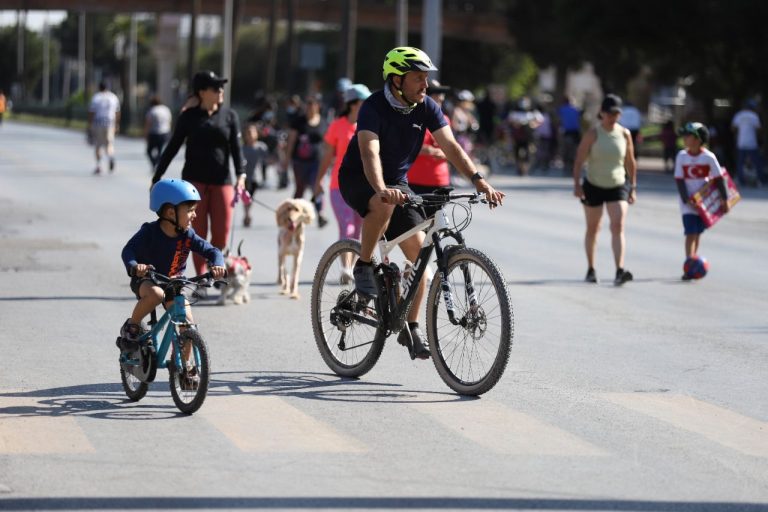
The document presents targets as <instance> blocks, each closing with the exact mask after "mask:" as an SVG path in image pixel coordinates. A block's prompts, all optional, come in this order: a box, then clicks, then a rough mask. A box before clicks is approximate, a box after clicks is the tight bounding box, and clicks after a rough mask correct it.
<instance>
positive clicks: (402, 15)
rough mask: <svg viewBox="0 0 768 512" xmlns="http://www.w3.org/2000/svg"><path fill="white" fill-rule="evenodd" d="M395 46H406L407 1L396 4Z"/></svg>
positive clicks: (401, 0)
mask: <svg viewBox="0 0 768 512" xmlns="http://www.w3.org/2000/svg"><path fill="white" fill-rule="evenodd" d="M397 46H408V0H398V2H397Z"/></svg>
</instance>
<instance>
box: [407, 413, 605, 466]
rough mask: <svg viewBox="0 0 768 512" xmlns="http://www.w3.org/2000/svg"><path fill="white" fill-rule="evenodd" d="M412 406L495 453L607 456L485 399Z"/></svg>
mask: <svg viewBox="0 0 768 512" xmlns="http://www.w3.org/2000/svg"><path fill="white" fill-rule="evenodd" d="M413 407H415V408H416V409H418V410H419V411H421V412H423V413H425V414H428V415H429V416H431V417H432V418H434V419H435V420H437V421H438V422H439V423H440V424H442V425H443V426H445V427H447V428H448V429H450V430H452V431H454V432H456V433H457V434H459V435H461V436H463V437H465V438H468V439H470V440H471V441H473V442H475V443H477V444H479V445H482V446H484V447H486V448H488V449H489V450H491V451H493V452H497V453H505V454H512V455H558V456H565V457H567V456H607V455H608V452H606V451H604V450H602V449H600V448H598V447H597V446H595V445H593V444H591V443H589V442H588V441H585V440H583V439H581V438H579V437H577V436H575V435H573V434H571V433H569V432H566V431H565V430H562V429H559V428H557V427H554V426H552V425H550V424H548V423H545V422H543V421H540V420H538V419H536V418H534V417H533V416H530V415H528V414H525V413H523V412H519V411H515V410H512V409H510V408H508V407H506V406H504V405H502V404H500V403H498V402H494V401H492V400H489V399H487V398H483V399H482V400H475V401H473V402H462V403H456V402H449V403H415V404H413Z"/></svg>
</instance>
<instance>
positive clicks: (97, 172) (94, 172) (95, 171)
mask: <svg viewBox="0 0 768 512" xmlns="http://www.w3.org/2000/svg"><path fill="white" fill-rule="evenodd" d="M93 174H95V175H99V174H101V167H96V169H95V170H94V171H93Z"/></svg>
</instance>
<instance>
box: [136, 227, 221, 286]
mask: <svg viewBox="0 0 768 512" xmlns="http://www.w3.org/2000/svg"><path fill="white" fill-rule="evenodd" d="M190 251H191V252H194V253H197V254H199V255H201V256H203V257H204V258H205V259H206V260H208V263H209V265H211V266H214V267H223V266H224V256H222V254H221V251H220V250H218V249H217V248H215V247H214V246H212V245H211V244H210V243H209V242H208V241H207V240H205V239H203V238H200V237H199V236H198V235H197V233H195V230H194V229H192V228H191V227H190V228H189V229H187V231H186V232H185V233H181V234H179V235H178V236H175V237H169V236H168V235H166V234H165V233H163V230H162V229H160V221H159V220H156V221H154V222H145V223H144V224H142V226H141V228H140V229H139V231H138V232H137V233H136V234H135V235H133V237H131V239H130V240H128V243H127V244H125V247H123V253H122V257H123V263H124V264H125V269H126V270H127V271H128V275H131V268H133V267H134V266H136V265H138V264H139V263H144V264H145V265H152V266H153V267H155V271H157V272H160V273H161V274H165V275H166V276H170V277H174V276H179V275H183V274H184V270H185V269H186V268H187V259H189V253H190Z"/></svg>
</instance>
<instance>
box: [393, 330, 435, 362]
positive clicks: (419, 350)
mask: <svg viewBox="0 0 768 512" xmlns="http://www.w3.org/2000/svg"><path fill="white" fill-rule="evenodd" d="M410 331H411V339H412V340H413V345H412V347H411V359H429V358H430V356H431V352H430V351H429V344H428V343H427V339H426V338H425V337H424V335H423V334H422V333H421V329H419V327H418V326H413V327H410ZM397 342H398V343H399V344H401V345H403V346H405V347H407V346H408V345H410V344H409V343H408V331H407V330H406V329H403V330H402V331H400V334H398V335H397Z"/></svg>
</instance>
